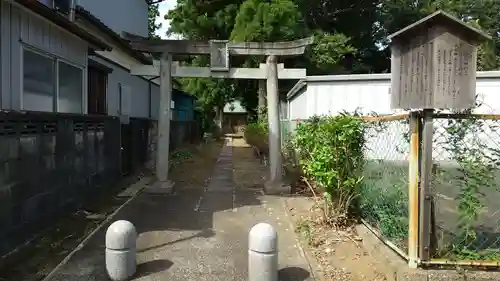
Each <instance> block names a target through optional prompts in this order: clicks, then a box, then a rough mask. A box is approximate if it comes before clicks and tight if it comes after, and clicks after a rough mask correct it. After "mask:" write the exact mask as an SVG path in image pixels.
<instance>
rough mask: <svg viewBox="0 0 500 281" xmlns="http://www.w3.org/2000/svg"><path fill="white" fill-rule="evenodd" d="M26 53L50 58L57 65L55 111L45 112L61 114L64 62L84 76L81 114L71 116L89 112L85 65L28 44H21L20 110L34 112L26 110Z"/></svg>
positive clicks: (55, 70) (55, 68) (55, 66)
mask: <svg viewBox="0 0 500 281" xmlns="http://www.w3.org/2000/svg"><path fill="white" fill-rule="evenodd" d="M25 51H27V52H31V53H32V54H35V55H39V56H42V57H45V58H48V59H50V60H52V61H53V62H54V64H55V65H54V72H55V76H54V77H55V78H54V81H53V83H54V85H55V87H54V88H55V89H54V95H53V98H54V100H53V110H52V111H44V112H52V113H59V63H60V62H62V63H65V64H67V65H69V66H72V67H75V68H78V69H79V70H80V71H81V74H82V83H81V85H80V87H81V91H82V97H81V108H80V112H78V113H76V112H72V113H71V114H86V112H87V110H86V103H87V102H86V101H87V93H86V91H85V83H86V80H87V79H86V78H87V77H86V75H85V70H86V69H87V67H86V66H85V65H80V64H78V63H75V62H72V61H69V60H67V59H64V58H62V57H60V56H57V55H55V54H52V53H49V52H46V51H43V50H41V49H39V48H36V47H34V46H31V45H28V44H21V62H20V67H19V68H20V82H21V83H20V84H21V85H20V86H21V87H20V89H21V93H20V97H21V98H20V109H21V110H24V111H32V110H29V109H25V108H24V52H25Z"/></svg>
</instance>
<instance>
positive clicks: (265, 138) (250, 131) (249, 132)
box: [243, 120, 269, 153]
mask: <svg viewBox="0 0 500 281" xmlns="http://www.w3.org/2000/svg"><path fill="white" fill-rule="evenodd" d="M243 137H244V138H245V141H246V142H247V143H248V144H249V145H251V146H254V147H256V148H257V149H258V150H259V151H260V152H261V153H267V152H268V151H269V135H268V125H267V120H258V121H256V122H254V123H250V124H248V125H247V127H246V129H245V131H244V133H243Z"/></svg>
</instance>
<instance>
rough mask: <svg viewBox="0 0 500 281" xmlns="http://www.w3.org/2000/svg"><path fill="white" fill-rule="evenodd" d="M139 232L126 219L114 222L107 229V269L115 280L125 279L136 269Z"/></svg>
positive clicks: (121, 280)
mask: <svg viewBox="0 0 500 281" xmlns="http://www.w3.org/2000/svg"><path fill="white" fill-rule="evenodd" d="M136 240H137V232H136V230H135V227H134V225H133V224H132V223H131V222H129V221H125V220H119V221H115V222H114V223H112V224H111V225H110V226H109V227H108V230H107V231H106V255H105V256H106V258H105V260H106V271H107V272H108V275H109V277H110V278H111V280H113V281H123V280H127V279H128V278H130V277H131V276H132V275H134V273H135V270H136V257H135V255H136Z"/></svg>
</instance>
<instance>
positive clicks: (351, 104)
mask: <svg viewBox="0 0 500 281" xmlns="http://www.w3.org/2000/svg"><path fill="white" fill-rule="evenodd" d="M306 80H307V86H306V88H303V89H302V90H301V91H300V92H299V93H298V94H297V95H295V96H294V97H293V98H292V99H291V100H290V117H291V119H292V120H294V119H307V118H309V117H312V116H314V115H333V114H337V113H339V112H341V111H343V110H345V111H350V112H352V111H354V110H356V109H359V110H360V111H361V112H363V113H365V114H369V113H370V112H376V113H378V114H380V115H382V114H392V113H397V112H402V110H392V109H391V107H390V92H389V88H390V84H391V81H390V74H374V75H365V74H362V75H336V76H309V77H307V79H306ZM476 94H477V95H478V101H479V102H481V103H483V105H482V106H481V107H480V108H478V109H476V112H477V113H484V114H500V71H489V72H479V73H478V77H477V86H476Z"/></svg>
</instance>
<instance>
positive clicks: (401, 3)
mask: <svg viewBox="0 0 500 281" xmlns="http://www.w3.org/2000/svg"><path fill="white" fill-rule="evenodd" d="M437 10H443V11H445V12H447V13H449V14H451V15H453V16H455V17H457V18H458V19H460V20H463V21H464V22H466V23H467V24H470V25H472V26H474V27H476V28H479V29H481V30H482V31H484V32H485V33H487V34H489V35H491V36H492V37H493V40H492V41H490V42H485V43H484V44H483V45H482V46H481V47H480V49H479V52H478V69H480V70H493V69H498V68H499V67H500V62H499V55H500V53H499V50H500V38H499V34H498V32H499V31H500V2H498V1H476V0H420V1H412V0H381V1H380V5H379V6H378V10H377V14H378V22H379V23H380V24H379V25H378V29H377V30H376V33H375V39H376V40H377V41H378V42H380V43H381V44H382V45H385V44H387V40H386V37H387V35H389V34H391V33H393V32H396V31H398V30H399V29H401V28H403V27H405V26H406V25H409V24H411V23H413V22H415V21H417V20H419V19H420V18H423V17H425V16H427V15H428V14H430V13H432V12H435V11H437ZM387 65H389V61H388V60H387Z"/></svg>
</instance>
